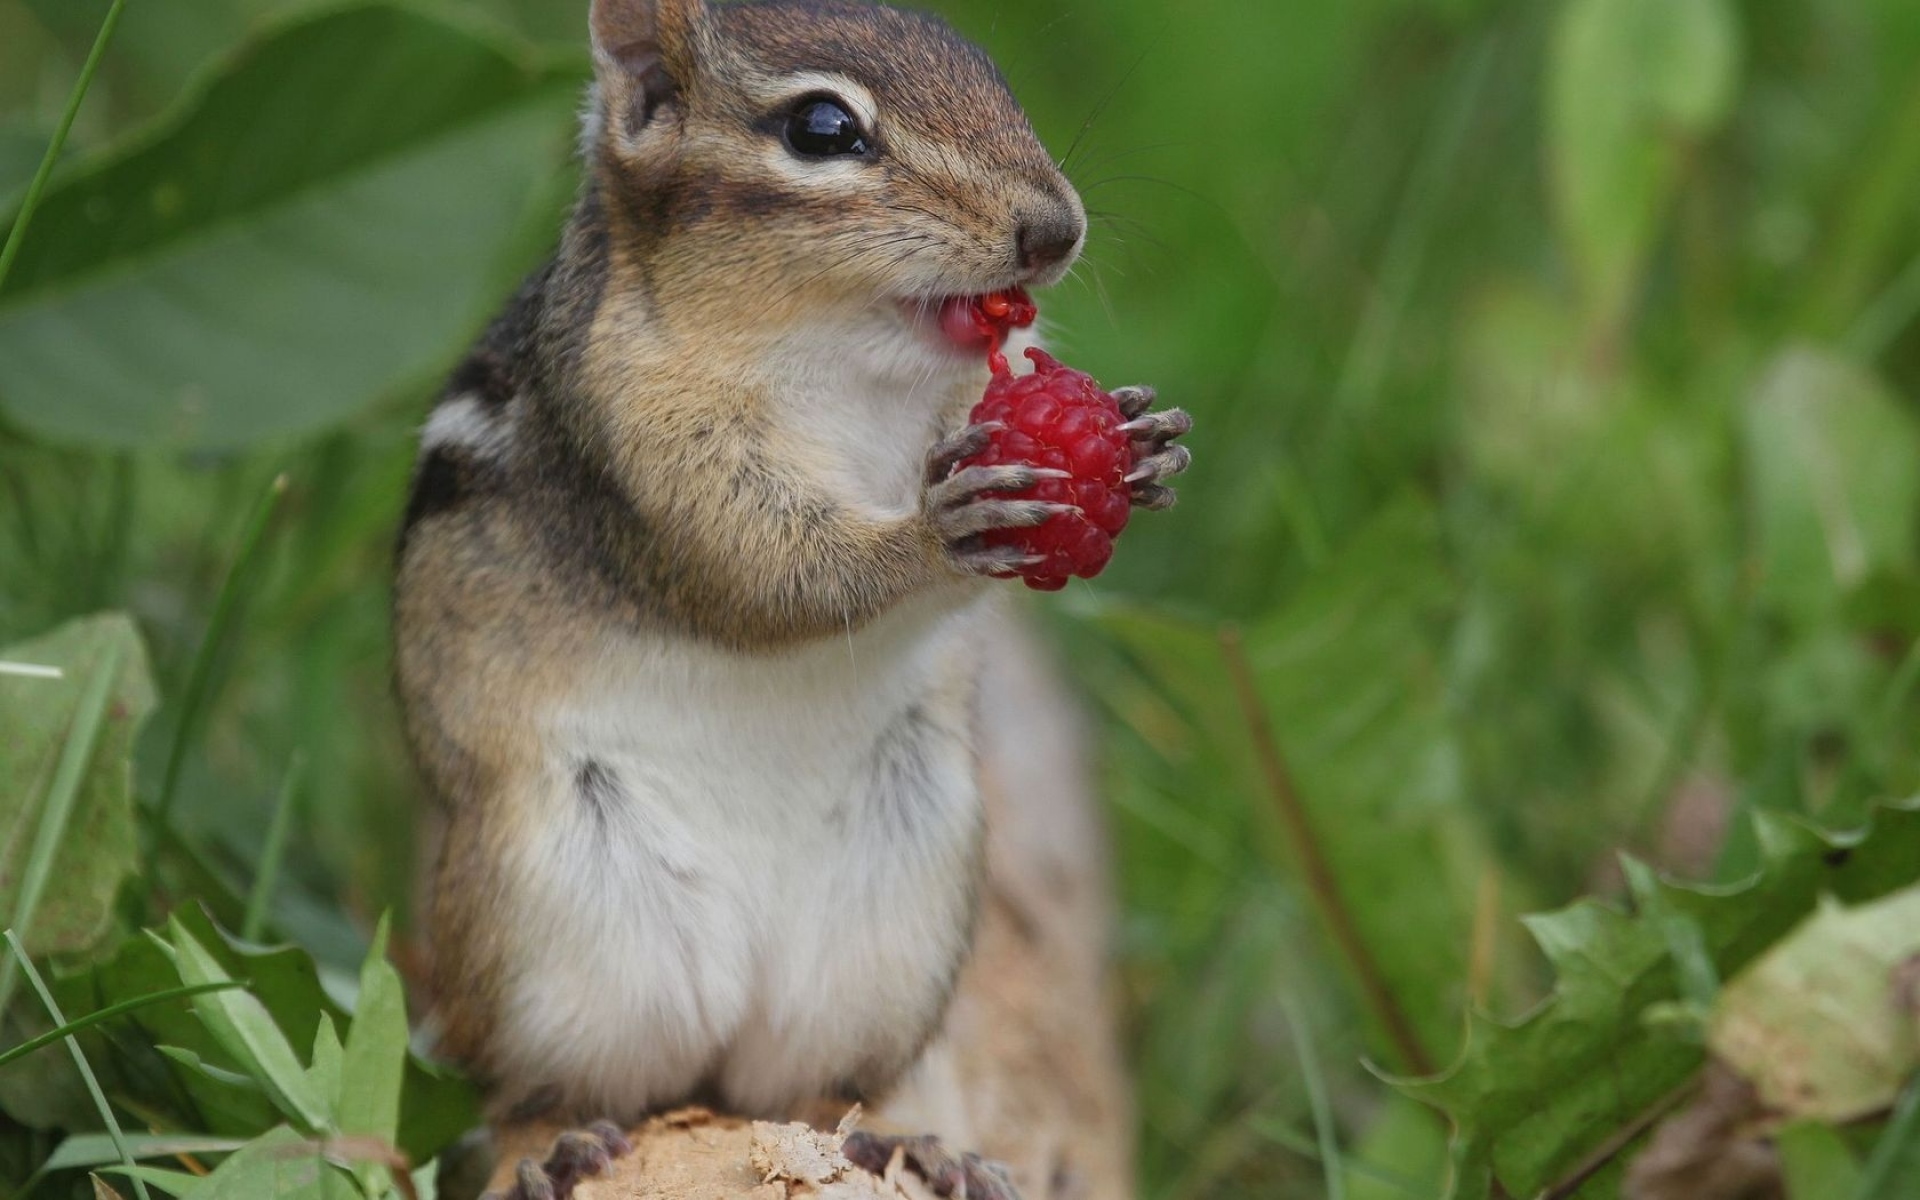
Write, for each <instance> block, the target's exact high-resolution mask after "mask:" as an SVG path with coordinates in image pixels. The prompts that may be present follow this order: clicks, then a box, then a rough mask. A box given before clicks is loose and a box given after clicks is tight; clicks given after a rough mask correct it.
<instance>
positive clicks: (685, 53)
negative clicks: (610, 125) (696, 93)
mask: <svg viewBox="0 0 1920 1200" xmlns="http://www.w3.org/2000/svg"><path fill="white" fill-rule="evenodd" d="M590 22H591V25H592V28H593V63H594V70H595V73H596V74H598V75H599V77H600V82H601V86H602V87H603V88H607V89H610V90H611V91H612V92H613V93H615V95H616V96H617V97H618V99H619V100H620V103H619V104H618V105H617V106H614V107H613V111H615V112H623V113H625V114H627V115H628V119H629V121H630V124H631V128H632V129H633V130H637V129H639V128H640V127H641V126H644V125H645V124H646V123H647V122H648V121H650V120H651V119H652V117H653V114H654V110H656V109H657V108H659V107H660V106H661V105H662V104H664V103H667V102H668V101H670V100H672V99H673V98H674V97H675V96H676V95H678V94H679V92H680V90H681V88H682V87H683V86H684V85H685V84H686V82H687V81H688V80H689V79H690V78H691V77H692V74H693V71H694V70H695V68H696V67H697V65H698V64H699V61H700V40H701V37H702V35H703V34H704V32H705V30H706V26H707V6H706V0H593V15H592V17H591V18H590Z"/></svg>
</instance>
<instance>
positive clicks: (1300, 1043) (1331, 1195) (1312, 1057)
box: [1280, 996, 1347, 1200]
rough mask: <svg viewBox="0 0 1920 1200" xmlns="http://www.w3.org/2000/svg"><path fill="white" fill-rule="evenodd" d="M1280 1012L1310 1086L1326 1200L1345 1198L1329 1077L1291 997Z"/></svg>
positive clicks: (1310, 1107)
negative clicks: (1328, 1083) (1322, 1066)
mask: <svg viewBox="0 0 1920 1200" xmlns="http://www.w3.org/2000/svg"><path fill="white" fill-rule="evenodd" d="M1280 1011H1281V1012H1282V1014H1284V1015H1285V1017H1286V1019H1287V1032H1288V1034H1290V1035H1291V1036H1292V1038H1293V1053H1294V1057H1295V1058H1298V1059H1299V1060H1300V1078H1301V1080H1302V1081H1303V1082H1305V1084H1306V1085H1307V1108H1308V1111H1310V1112H1311V1113H1312V1114H1313V1132H1314V1135H1315V1136H1316V1137H1317V1138H1318V1140H1319V1143H1320V1169H1321V1170H1322V1171H1323V1172H1324V1173H1325V1175H1326V1180H1327V1200H1346V1196H1347V1166H1346V1163H1345V1161H1344V1160H1343V1159H1342V1157H1341V1154H1340V1136H1339V1131H1338V1130H1336V1129H1335V1128H1334V1124H1333V1104H1332V1102H1331V1101H1329V1100H1328V1099H1327V1077H1326V1073H1325V1072H1324V1071H1322V1070H1321V1069H1320V1056H1319V1055H1318V1054H1316V1053H1314V1050H1313V1039H1311V1038H1309V1037H1308V1036H1307V1022H1306V1019H1305V1018H1304V1017H1302V1016H1301V1014H1300V1005H1299V1004H1298V1003H1296V1002H1295V1001H1294V999H1293V997H1291V996H1282V997H1280Z"/></svg>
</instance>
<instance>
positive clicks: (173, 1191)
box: [103, 1166, 202, 1196]
mask: <svg viewBox="0 0 1920 1200" xmlns="http://www.w3.org/2000/svg"><path fill="white" fill-rule="evenodd" d="M103 1170H104V1172H105V1173H106V1174H109V1175H125V1176H126V1177H127V1178H129V1179H138V1180H141V1181H142V1182H145V1183H150V1184H152V1185H153V1186H154V1187H157V1188H159V1189H160V1190H161V1191H164V1192H166V1193H167V1194H168V1195H170V1196H192V1195H196V1194H197V1191H198V1189H199V1187H200V1182H201V1178H202V1177H201V1176H199V1175H190V1174H188V1173H187V1172H185V1171H169V1170H166V1169H164V1168H161V1167H142V1166H133V1167H106V1168H103Z"/></svg>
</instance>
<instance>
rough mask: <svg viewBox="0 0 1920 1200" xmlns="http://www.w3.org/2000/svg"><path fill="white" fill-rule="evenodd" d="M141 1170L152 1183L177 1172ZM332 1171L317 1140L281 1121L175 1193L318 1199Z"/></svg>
mask: <svg viewBox="0 0 1920 1200" xmlns="http://www.w3.org/2000/svg"><path fill="white" fill-rule="evenodd" d="M137 1170H138V1171H139V1172H140V1174H141V1177H142V1178H144V1179H146V1180H147V1181H148V1182H149V1183H160V1184H161V1186H167V1185H166V1184H165V1183H162V1181H161V1180H160V1179H159V1178H156V1176H158V1175H162V1174H165V1175H174V1174H175V1173H174V1172H156V1171H154V1169H153V1168H151V1167H144V1168H138V1169H137ZM329 1171H330V1168H328V1167H327V1165H326V1163H325V1161H324V1160H323V1159H322V1158H321V1157H320V1153H319V1147H318V1146H317V1145H316V1144H314V1143H312V1142H310V1141H308V1140H307V1139H306V1138H303V1137H301V1136H300V1134H298V1133H297V1132H295V1131H294V1130H292V1129H288V1128H287V1127H286V1126H284V1125H282V1126H280V1127H278V1128H276V1129H273V1130H270V1131H269V1132H267V1133H265V1134H262V1135H261V1136H259V1137H257V1138H255V1139H254V1140H253V1141H251V1142H248V1143H247V1144H246V1145H245V1146H243V1147H242V1148H241V1149H239V1150H238V1151H236V1152H235V1153H233V1154H230V1155H228V1156H227V1159H226V1161H225V1162H223V1163H221V1164H220V1165H219V1166H218V1167H216V1168H215V1169H214V1171H213V1173H212V1174H210V1175H207V1176H205V1177H203V1178H195V1177H194V1176H190V1175H189V1176H186V1178H187V1179H190V1180H192V1181H193V1182H192V1184H191V1186H188V1187H186V1188H185V1189H184V1190H177V1191H175V1194H176V1195H179V1196H181V1197H183V1198H185V1200H267V1198H269V1197H271V1198H272V1200H318V1198H319V1197H320V1195H321V1191H320V1180H321V1177H322V1175H323V1173H326V1172H329ZM120 1173H121V1174H129V1173H130V1172H126V1171H121V1172H120ZM170 1190H172V1189H170Z"/></svg>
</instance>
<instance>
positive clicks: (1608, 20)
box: [1547, 0, 1740, 321]
mask: <svg viewBox="0 0 1920 1200" xmlns="http://www.w3.org/2000/svg"><path fill="white" fill-rule="evenodd" d="M1739 59H1740V32H1739V19H1738V16H1737V14H1736V13H1735V11H1734V9H1733V6H1732V4H1731V3H1730V2H1729V0H1570V2H1569V3H1568V4H1567V5H1566V7H1565V8H1564V9H1563V10H1562V11H1561V14H1560V19H1559V25H1558V28H1557V29H1556V31H1555V35H1554V40H1553V48H1552V55H1551V58H1550V60H1549V62H1548V67H1547V81H1548V94H1547V128H1548V154H1549V161H1550V166H1551V177H1552V182H1553V192H1554V201H1555V205H1556V208H1557V209H1558V214H1557V215H1558V218H1559V222H1560V225H1561V228H1562V230H1563V233H1564V236H1565V238H1566V240H1567V242H1568V243H1569V248H1570V250H1571V252H1572V255H1573V258H1574V260H1575V262H1576V264H1577V265H1578V266H1579V268H1580V273H1581V275H1582V277H1583V282H1584V284H1585V289H1586V292H1587V297H1588V301H1589V305H1590V307H1591V308H1592V309H1593V310H1594V311H1595V312H1596V313H1598V314H1599V316H1600V317H1601V318H1602V319H1603V320H1605V321H1613V320H1616V319H1617V318H1618V317H1619V315H1620V313H1621V311H1622V310H1623V309H1624V306H1625V305H1626V303H1627V301H1628V300H1629V299H1630V298H1631V295H1632V291H1633V288H1634V285H1635V283H1636V282H1637V280H1638V278H1639V274H1640V271H1641V268H1642V264H1643V263H1644V261H1645V258H1646V255H1647V253H1648V251H1649V250H1650V249H1651V247H1652V244H1653V242H1654V240H1655V238H1656V237H1657V236H1658V233H1659V223H1660V216H1661V213H1662V210H1663V209H1664V208H1665V207H1666V204H1667V202H1668V200H1669V199H1670V197H1671V195H1672V192H1673V188H1674V184H1675V182H1676V180H1677V178H1678V166H1679V148H1680V147H1679V141H1680V139H1681V138H1683V137H1697V136H1701V135H1704V134H1706V133H1708V132H1710V131H1711V130H1712V129H1713V128H1714V127H1715V126H1717V125H1718V124H1719V123H1720V122H1721V121H1723V120H1724V119H1725V117H1726V115H1727V112H1728V111H1729V109H1730V108H1731V107H1732V103H1733V99H1734V95H1735V90H1736V85H1737V80H1738V73H1739Z"/></svg>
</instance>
